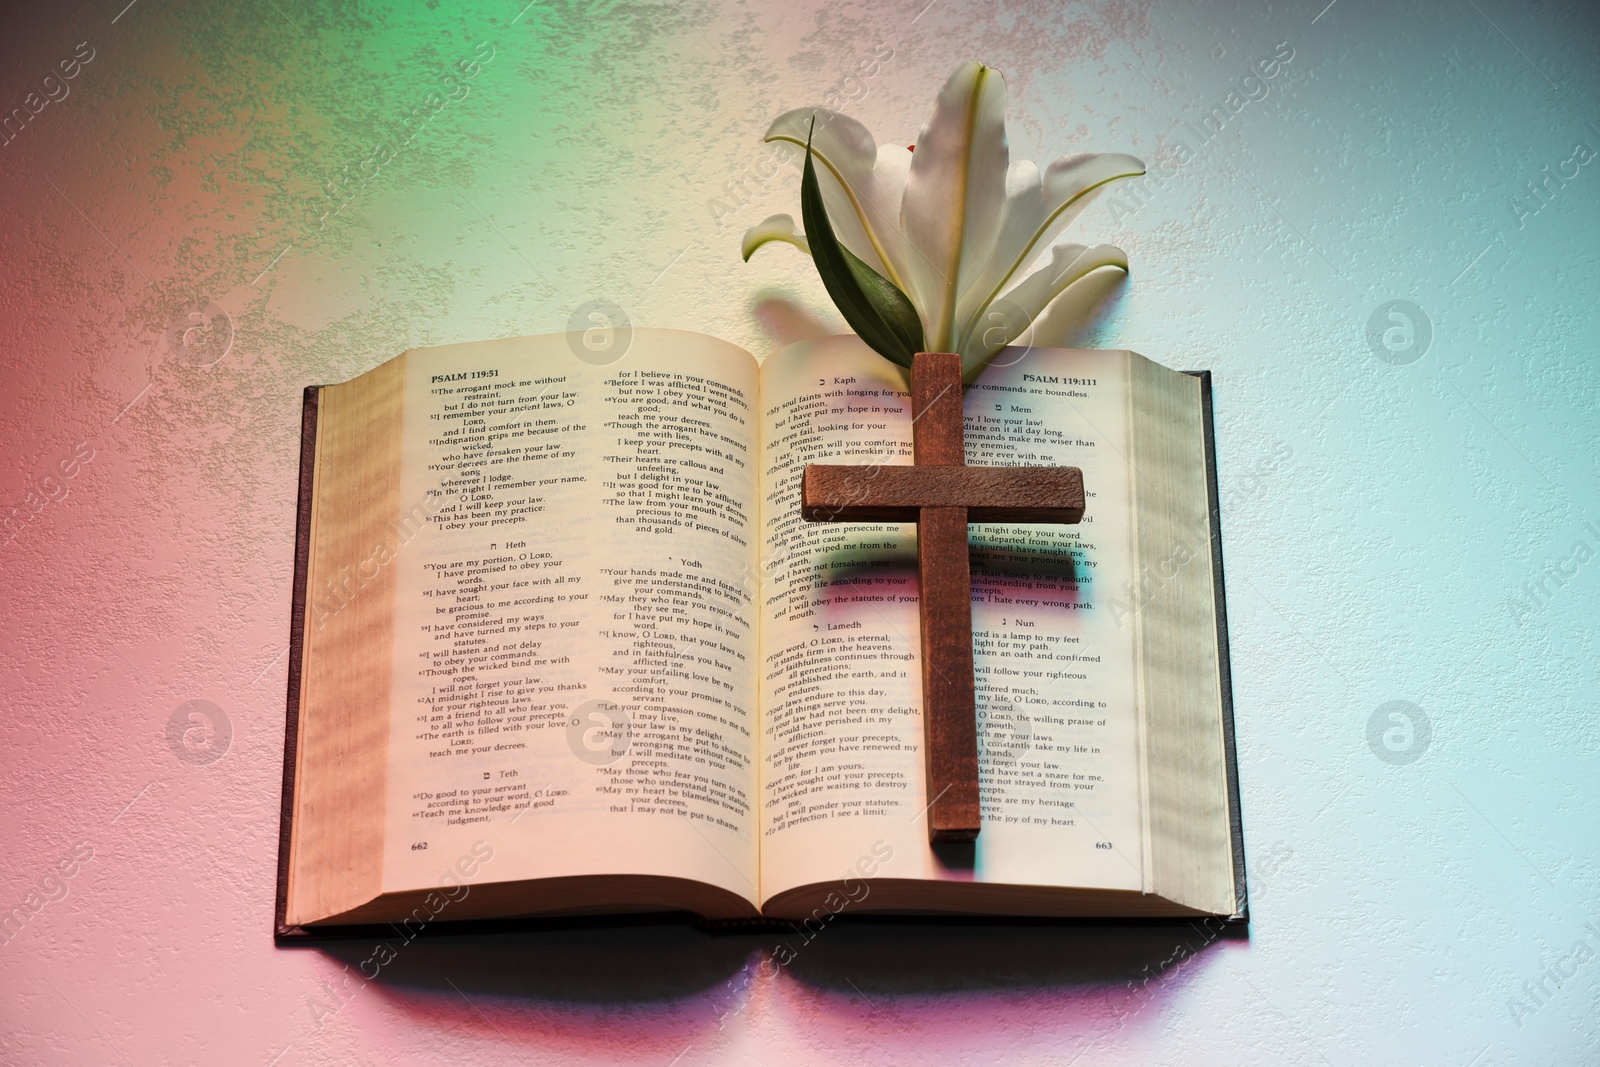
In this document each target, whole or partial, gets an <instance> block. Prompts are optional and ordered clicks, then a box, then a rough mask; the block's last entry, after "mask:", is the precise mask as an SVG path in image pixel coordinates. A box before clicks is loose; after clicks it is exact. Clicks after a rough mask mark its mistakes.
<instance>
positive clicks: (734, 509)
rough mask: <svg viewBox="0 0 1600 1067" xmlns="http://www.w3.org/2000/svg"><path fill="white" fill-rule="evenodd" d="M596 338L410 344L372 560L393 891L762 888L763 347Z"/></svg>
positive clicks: (668, 336) (742, 892)
mask: <svg viewBox="0 0 1600 1067" xmlns="http://www.w3.org/2000/svg"><path fill="white" fill-rule="evenodd" d="M586 340H588V338H587V335H583V336H577V335H574V336H572V337H568V336H565V335H555V336H549V337H533V338H515V339H508V340H500V341H486V342H479V343H475V344H466V345H452V346H448V347H442V348H430V349H419V350H416V351H412V352H409V353H407V354H406V356H405V357H404V359H405V363H406V367H405V381H404V385H403V389H404V396H405V410H404V415H403V430H402V438H403V445H402V449H401V453H402V460H401V479H400V482H401V492H400V501H401V504H400V514H399V515H398V516H397V517H396V522H395V527H394V529H393V531H392V533H393V537H392V538H391V543H392V545H393V546H394V547H393V550H392V551H389V552H382V553H381V556H382V558H378V556H377V555H375V558H374V559H373V560H371V561H363V563H362V565H361V566H362V567H363V568H365V569H366V571H372V570H374V569H375V568H377V567H383V566H388V567H393V568H395V579H396V590H397V591H396V609H395V638H394V666H393V687H392V693H393V697H392V701H393V704H392V712H391V716H390V730H389V764H388V784H387V816H386V823H385V839H384V865H383V884H384V889H385V891H390V892H393V891H399V890H410V889H418V888H425V887H431V886H436V885H439V884H441V883H442V882H444V881H449V879H450V878H452V877H457V875H448V876H447V875H446V872H450V871H453V870H460V871H462V872H463V873H465V871H466V870H469V869H470V870H471V871H472V872H473V877H474V878H475V879H478V880H492V881H495V882H502V881H514V880H522V879H535V878H552V877H567V876H581V875H652V876H662V877H670V878H685V879H693V880H695V881H699V882H705V883H709V884H711V885H714V886H717V887H719V888H722V889H725V890H727V891H728V892H730V893H734V894H736V895H739V896H742V897H745V898H746V899H749V900H751V901H752V902H754V901H755V899H756V895H757V893H756V880H757V862H756V856H757V837H756V829H755V819H756V814H755V807H756V769H755V755H754V745H755V742H754V733H755V701H756V695H755V684H754V670H753V666H752V665H753V663H754V661H755V656H756V651H755V625H754V621H755V620H754V612H753V609H752V606H751V602H752V599H753V593H754V591H753V589H749V588H747V586H748V584H749V583H748V582H745V581H744V580H743V578H744V576H746V575H749V574H751V573H753V569H754V565H755V544H756V540H757V536H756V517H755V512H756V500H755V489H754V481H755V466H756V454H757V444H756V442H757V437H756V427H757V419H756V418H755V410H756V406H757V399H756V397H757V374H756V362H755V360H754V359H753V358H752V357H751V356H750V355H749V353H747V352H745V351H744V350H743V349H740V348H736V347H734V346H733V345H730V344H726V343H725V342H722V341H718V340H715V339H714V338H710V337H705V336H702V335H699V334H692V333H685V332H679V331H675V330H635V331H633V333H632V336H631V342H630V343H626V344H624V345H623V346H622V352H623V354H622V355H621V357H620V358H618V357H616V355H615V348H616V344H617V339H616V338H610V339H608V340H610V341H611V344H610V345H609V346H600V348H599V350H591V349H590V348H589V347H588V346H587V345H586V344H585V341H586ZM361 573H363V572H361V571H358V572H357V573H356V576H355V577H356V580H357V581H359V579H360V577H361ZM486 855H487V856H489V857H491V858H489V859H487V860H486V859H484V857H485V856H486ZM463 860H464V861H465V865H464V866H459V867H458V863H460V862H461V861H463Z"/></svg>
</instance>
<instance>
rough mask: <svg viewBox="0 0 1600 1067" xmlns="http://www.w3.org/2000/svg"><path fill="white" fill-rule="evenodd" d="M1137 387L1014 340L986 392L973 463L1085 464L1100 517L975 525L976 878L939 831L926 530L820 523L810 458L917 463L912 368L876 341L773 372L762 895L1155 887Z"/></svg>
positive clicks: (804, 347) (973, 436)
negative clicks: (1133, 424)
mask: <svg viewBox="0 0 1600 1067" xmlns="http://www.w3.org/2000/svg"><path fill="white" fill-rule="evenodd" d="M1002 363H1003V364H1008V365H998V364H1002ZM1126 374H1127V370H1126V356H1125V354H1123V353H1119V352H1082V351H1072V352H1068V351H1062V350H1042V349H1034V350H1031V351H1028V350H1021V349H1008V350H1006V351H1005V352H1003V353H1002V354H1001V356H1000V358H999V359H998V360H997V361H996V364H992V365H991V366H990V367H989V368H987V369H986V370H985V371H984V372H983V374H982V375H981V376H980V377H979V378H978V380H977V381H976V382H975V383H974V384H973V385H972V386H971V387H969V388H968V390H967V394H966V400H965V407H966V435H967V461H968V463H970V464H972V465H975V466H1022V465H1031V466H1077V467H1081V468H1082V469H1083V474H1084V485H1085V489H1086V494H1087V509H1086V513H1085V516H1084V520H1083V523H1082V525H1080V526H1060V525H1056V526H1048V525H1042V524H1028V525H1017V526H986V525H973V526H972V527H971V539H972V544H973V553H972V568H973V603H972V613H973V628H974V635H973V636H974V655H975V670H976V685H977V703H978V717H979V787H980V800H981V805H982V816H983V830H982V833H981V834H980V835H979V837H978V841H977V844H976V847H975V850H974V854H973V861H972V864H971V866H964V865H958V866H945V865H944V864H943V863H942V862H941V860H940V859H939V858H938V857H937V856H936V855H935V854H934V853H933V851H932V850H931V849H930V848H929V846H928V840H927V825H926V821H925V819H924V818H923V813H924V811H925V810H926V808H927V805H928V803H929V800H930V798H929V797H928V796H926V787H925V784H924V772H923V725H922V719H921V712H920V708H921V688H922V687H921V666H920V656H921V651H920V647H919V646H920V639H919V633H920V630H919V620H918V613H917V611H918V608H917V564H916V527H915V526H914V525H909V524H908V525H896V524H865V523H836V524H835V523H809V522H805V521H804V520H802V519H801V518H800V500H799V481H800V473H801V470H802V469H803V467H804V466H805V464H807V463H835V464H861V465H871V464H882V465H887V464H908V463H910V462H911V456H912V450H911V441H912V428H911V417H910V398H909V396H908V395H907V393H906V390H907V385H908V378H907V375H908V372H906V371H903V370H901V369H900V368H898V367H896V366H894V365H893V364H891V363H889V362H888V361H887V360H885V359H884V358H882V357H881V356H879V355H877V354H876V353H874V352H872V351H871V350H870V349H868V348H867V347H866V346H865V345H864V344H862V343H861V342H860V341H859V340H858V339H856V338H855V337H831V338H823V339H820V340H816V341H808V342H802V343H800V344H797V345H792V346H790V347H788V348H786V349H784V350H782V351H781V352H779V353H777V354H775V355H774V356H772V357H771V358H770V359H769V360H767V361H766V363H765V364H764V365H763V367H762V381H761V408H762V411H761V414H762V420H763V421H762V440H763V442H764V446H763V448H764V451H763V454H762V463H761V468H762V483H761V494H762V534H763V538H764V540H763V546H762V547H763V564H762V566H763V579H764V581H763V585H762V590H761V603H760V605H759V607H760V610H761V625H762V630H761V668H762V670H761V701H762V705H761V706H762V718H761V733H762V736H761V743H760V751H761V761H760V762H761V767H760V772H761V794H760V795H761V834H762V844H761V891H762V896H763V898H764V899H767V900H770V899H772V898H773V897H775V896H777V895H779V894H781V893H784V892H785V891H787V890H790V889H793V888H795V887H798V886H804V885H817V884H820V883H828V882H832V883H840V882H841V879H843V878H845V877H846V876H849V877H850V878H852V879H856V880H859V879H861V878H863V877H864V876H865V877H868V878H878V877H881V878H887V879H916V880H938V881H949V882H962V881H977V882H983V883H990V884H1009V885H1018V886H1053V887H1065V886H1071V887H1083V888H1094V889H1114V890H1129V891H1133V892H1135V893H1137V892H1141V891H1147V879H1146V877H1145V871H1146V870H1147V869H1148V864H1147V861H1146V851H1147V849H1146V846H1145V842H1144V840H1143V826H1144V813H1143V803H1144V801H1143V797H1144V785H1143V783H1142V781H1141V778H1140V775H1141V767H1142V759H1141V737H1140V725H1139V718H1138V711H1137V705H1136V697H1135V682H1134V674H1135V668H1134V639H1135V638H1134V630H1133V627H1132V625H1131V624H1130V623H1131V620H1129V619H1128V618H1127V617H1126V612H1125V611H1123V612H1119V611H1118V604H1119V601H1118V600H1117V599H1116V598H1117V597H1118V596H1121V595H1123V594H1122V592H1121V591H1122V590H1123V588H1124V583H1126V582H1129V581H1130V580H1131V577H1132V574H1131V562H1130V561H1131V559H1132V552H1133V550H1132V541H1131V536H1130V529H1129V474H1130V472H1129V469H1128V464H1127V459H1126V456H1125V450H1126V442H1127V391H1126ZM852 885H853V886H855V888H854V889H852V888H850V887H851V886H852ZM930 888H931V887H930ZM951 888H952V889H954V888H956V887H953V886H952V887H951ZM859 891H860V886H859V883H858V882H852V883H848V884H846V886H845V890H844V893H843V895H844V896H845V897H848V898H849V899H850V900H858V899H862V900H864V899H865V898H864V897H858V896H857V894H858V893H859ZM880 899H881V898H880ZM940 899H946V900H948V899H949V898H947V897H945V895H943V894H940Z"/></svg>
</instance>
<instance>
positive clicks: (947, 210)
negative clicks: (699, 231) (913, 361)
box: [742, 62, 1144, 373]
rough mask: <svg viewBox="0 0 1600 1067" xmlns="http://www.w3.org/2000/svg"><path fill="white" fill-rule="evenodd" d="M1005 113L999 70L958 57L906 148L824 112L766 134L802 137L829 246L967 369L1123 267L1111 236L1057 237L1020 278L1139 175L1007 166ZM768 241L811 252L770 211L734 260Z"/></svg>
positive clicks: (1113, 157) (1106, 168) (1129, 164)
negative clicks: (895, 299)
mask: <svg viewBox="0 0 1600 1067" xmlns="http://www.w3.org/2000/svg"><path fill="white" fill-rule="evenodd" d="M1005 111H1006V85H1005V79H1004V78H1003V77H1002V76H1001V74H1000V72H999V71H997V70H995V69H994V68H992V67H985V66H983V65H981V64H979V63H974V62H968V63H964V64H962V65H961V66H960V67H958V68H957V69H956V72H955V73H954V74H952V75H951V76H950V79H949V80H948V81H947V82H945V84H944V88H943V89H941V90H940V92H939V99H938V101H937V102H936V103H935V105H934V110H933V116H932V117H931V118H930V119H929V120H928V122H927V125H925V126H923V128H922V134H921V136H920V137H918V138H917V143H916V146H915V149H914V151H908V150H907V149H906V148H904V147H901V146H899V145H882V146H880V145H878V144H877V143H876V142H875V141H874V140H873V137H872V134H870V133H869V132H867V129H866V127H864V126H863V125H861V123H859V122H857V121H856V120H855V119H852V118H850V117H849V116H846V115H842V114H839V113H837V112H832V111H828V110H826V109H823V108H801V109H799V110H795V111H789V112H786V113H785V114H783V115H780V116H778V118H777V120H776V121H774V122H773V124H772V126H771V128H770V129H768V130H767V134H766V138H765V139H766V140H767V141H769V142H771V141H787V142H789V143H792V144H795V145H799V146H801V147H802V148H803V147H805V145H806V144H807V141H808V139H809V142H810V145H811V151H812V154H813V156H814V158H815V160H816V163H817V174H818V180H819V184H820V187H821V191H822V200H823V203H824V205H825V206H826V208H827V217H828V222H829V223H830V224H831V226H832V228H833V231H834V235H835V237H836V238H837V240H838V243H839V244H841V245H843V246H844V247H845V248H847V249H848V250H849V251H850V252H852V253H854V254H855V255H856V256H857V257H859V258H860V259H861V260H862V262H864V263H865V264H866V265H867V266H869V267H871V268H872V269H873V270H875V271H877V272H878V273H879V274H881V275H882V276H883V277H884V278H886V279H888V280H889V281H890V282H892V283H893V284H894V286H895V287H896V288H898V289H899V290H900V291H901V292H902V293H904V294H905V296H906V297H907V298H908V299H909V300H910V303H911V305H912V307H914V308H915V309H916V312H917V316H918V318H920V319H921V321H922V330H923V336H924V339H925V342H926V346H927V350H928V351H933V352H958V353H960V355H961V365H962V370H963V371H964V372H967V373H971V372H972V371H974V370H975V369H977V368H978V367H980V366H982V365H983V364H984V363H986V362H987V361H988V360H989V359H991V358H993V356H994V355H995V354H996V353H997V352H999V351H1000V349H1001V348H1003V347H1005V346H1006V345H1007V344H1009V343H1011V342H1012V341H1013V340H1015V339H1016V338H1017V337H1018V336H1019V335H1020V334H1021V333H1022V332H1023V331H1024V330H1026V329H1027V328H1028V327H1029V326H1030V325H1031V324H1032V322H1033V320H1034V319H1036V318H1038V316H1039V314H1040V313H1041V312H1043V311H1044V309H1045V307H1046V306H1047V305H1048V304H1049V303H1050V302H1051V301H1052V300H1054V299H1055V298H1056V297H1057V296H1059V295H1060V294H1061V292H1062V291H1063V290H1065V289H1066V288H1067V286H1069V285H1071V284H1072V283H1073V282H1075V281H1077V280H1078V279H1080V278H1082V277H1084V276H1085V275H1087V274H1089V273H1090V272H1091V271H1094V270H1098V269H1099V268H1101V267H1117V268H1120V269H1122V270H1124V271H1126V270H1127V269H1128V257H1127V255H1126V253H1124V252H1123V251H1122V250H1121V249H1119V248H1115V247H1113V246H1111V245H1096V246H1095V247H1093V248H1086V247H1084V246H1083V245H1076V244H1060V245H1056V246H1055V247H1054V248H1053V249H1051V252H1052V254H1051V257H1050V262H1049V263H1048V264H1047V265H1045V266H1043V267H1040V268H1039V269H1038V270H1036V271H1034V272H1033V273H1031V274H1027V275H1024V274H1023V271H1025V270H1026V269H1027V268H1028V267H1029V266H1030V265H1032V264H1033V263H1034V261H1035V260H1037V259H1038V258H1039V257H1040V256H1041V255H1043V254H1044V252H1045V250H1046V249H1050V248H1051V242H1052V241H1054V239H1055V237H1056V235H1058V234H1059V233H1060V232H1061V230H1062V229H1063V228H1064V227H1065V226H1066V225H1067V223H1068V222H1070V221H1071V220H1072V219H1073V218H1074V217H1076V216H1077V215H1078V214H1079V213H1080V212H1081V211H1082V210H1083V209H1084V208H1085V207H1087V206H1088V204H1089V202H1090V201H1091V200H1092V199H1093V197H1094V196H1095V195H1096V194H1097V193H1098V192H1099V191H1100V190H1101V189H1103V188H1104V187H1105V186H1106V184H1107V183H1109V182H1112V181H1115V180H1117V179H1118V178H1130V177H1135V176H1137V175H1140V174H1143V173H1144V164H1143V163H1141V162H1140V161H1139V160H1137V159H1135V158H1133V157H1132V156H1127V155H1117V154H1107V155H1087V154H1085V155H1076V156H1065V157H1063V158H1061V159H1057V160H1056V161H1055V162H1053V163H1051V164H1050V165H1049V166H1048V167H1046V168H1045V169H1044V172H1043V173H1042V174H1041V173H1040V171H1039V168H1038V167H1037V166H1035V165H1034V164H1033V163H1031V162H1029V161H1027V160H1019V161H1018V162H1016V163H1011V162H1010V149H1009V148H1008V146H1007V144H1006V130H1005ZM813 123H815V125H814V126H813ZM772 241H784V242H787V243H789V244H792V245H794V246H795V247H797V248H799V249H801V250H802V251H804V252H807V253H808V254H809V253H810V251H811V249H810V246H809V243H808V242H807V239H806V237H805V235H803V234H801V233H799V232H797V231H796V229H795V224H794V219H793V218H792V217H790V216H789V215H774V216H772V217H771V218H769V219H767V220H766V221H764V222H762V223H760V224H759V225H756V226H752V227H751V228H750V229H749V231H747V232H746V233H745V236H744V242H743V248H742V251H743V254H744V258H745V259H749V258H750V255H751V254H752V253H753V252H754V251H755V250H756V249H758V248H760V247H761V246H762V245H764V244H767V243H769V242H772ZM1002 299H1003V300H1004V301H1005V302H1006V306H1005V307H1004V309H1003V310H1002V309H1000V308H997V306H996V305H997V301H1000V300H1002ZM1018 309H1020V312H1021V313H1020V314H1018V313H1017V311H1018Z"/></svg>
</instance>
